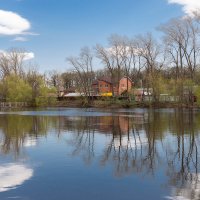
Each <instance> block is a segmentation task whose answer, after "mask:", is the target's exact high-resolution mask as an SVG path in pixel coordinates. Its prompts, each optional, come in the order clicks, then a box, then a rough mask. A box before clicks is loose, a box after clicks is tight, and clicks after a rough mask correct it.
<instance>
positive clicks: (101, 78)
mask: <svg viewBox="0 0 200 200" xmlns="http://www.w3.org/2000/svg"><path fill="white" fill-rule="evenodd" d="M98 80H99V81H104V82H107V83H110V84H111V83H112V81H111V78H110V77H109V76H102V77H100V78H98Z"/></svg>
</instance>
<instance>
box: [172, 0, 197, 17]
mask: <svg viewBox="0 0 200 200" xmlns="http://www.w3.org/2000/svg"><path fill="white" fill-rule="evenodd" d="M168 2H169V3H171V4H179V5H181V6H183V11H184V12H185V13H186V14H188V15H192V13H193V12H195V11H198V10H200V0H168Z"/></svg>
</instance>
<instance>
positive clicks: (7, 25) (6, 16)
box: [0, 10, 31, 35]
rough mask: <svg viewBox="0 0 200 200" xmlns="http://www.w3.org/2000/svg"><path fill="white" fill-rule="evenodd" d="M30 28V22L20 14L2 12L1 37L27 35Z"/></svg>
mask: <svg viewBox="0 0 200 200" xmlns="http://www.w3.org/2000/svg"><path fill="white" fill-rule="evenodd" d="M30 28H31V24H30V22H29V21H28V20H27V19H25V18H23V17H21V16H20V15H19V14H17V13H14V12H11V11H5V10H0V35H20V34H26V31H28V30H29V29H30Z"/></svg>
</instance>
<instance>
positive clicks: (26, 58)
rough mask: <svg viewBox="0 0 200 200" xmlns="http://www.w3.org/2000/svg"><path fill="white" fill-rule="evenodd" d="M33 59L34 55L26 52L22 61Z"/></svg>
mask: <svg viewBox="0 0 200 200" xmlns="http://www.w3.org/2000/svg"><path fill="white" fill-rule="evenodd" d="M33 58H35V54H34V53H33V52H27V53H25V57H24V60H31V59H33Z"/></svg>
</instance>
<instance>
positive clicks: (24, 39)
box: [13, 37, 28, 42]
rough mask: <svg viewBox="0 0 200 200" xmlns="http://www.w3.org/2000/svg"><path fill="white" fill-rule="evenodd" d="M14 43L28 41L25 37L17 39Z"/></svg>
mask: <svg viewBox="0 0 200 200" xmlns="http://www.w3.org/2000/svg"><path fill="white" fill-rule="evenodd" d="M13 41H18V42H26V41H28V39H27V38H25V37H16V38H14V39H13Z"/></svg>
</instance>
